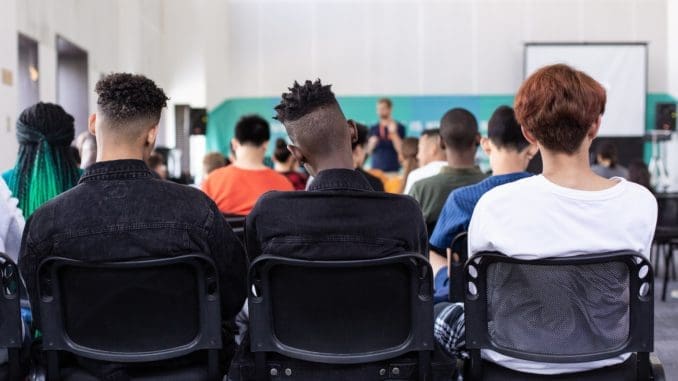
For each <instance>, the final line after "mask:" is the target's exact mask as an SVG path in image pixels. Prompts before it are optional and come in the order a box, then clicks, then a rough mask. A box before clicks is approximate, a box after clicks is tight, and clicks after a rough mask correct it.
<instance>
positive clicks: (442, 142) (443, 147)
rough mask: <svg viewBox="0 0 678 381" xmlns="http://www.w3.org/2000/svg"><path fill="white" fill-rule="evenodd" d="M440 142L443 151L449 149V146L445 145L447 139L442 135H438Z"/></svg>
mask: <svg viewBox="0 0 678 381" xmlns="http://www.w3.org/2000/svg"><path fill="white" fill-rule="evenodd" d="M438 142H439V144H440V149H441V150H442V151H443V152H445V150H446V149H447V147H446V146H445V139H443V137H442V136H439V137H438Z"/></svg>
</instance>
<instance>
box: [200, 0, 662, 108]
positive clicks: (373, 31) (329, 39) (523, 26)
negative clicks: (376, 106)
mask: <svg viewBox="0 0 678 381" xmlns="http://www.w3.org/2000/svg"><path fill="white" fill-rule="evenodd" d="M669 1H675V0H669ZM666 14H667V0H454V1H434V0H401V1H389V0H315V1H312V0H280V1H272V0H233V1H231V2H230V3H229V6H228V15H227V19H226V25H227V28H228V36H229V39H228V41H222V42H221V45H219V46H215V47H213V48H214V49H222V50H226V51H227V52H228V55H227V56H228V57H230V59H229V60H228V63H227V64H226V65H220V66H217V65H215V67H213V68H212V69H208V75H207V77H208V78H213V77H214V76H215V75H221V76H224V74H226V76H227V78H228V81H227V83H228V84H229V85H228V86H224V85H223V84H222V83H219V84H214V85H213V84H212V83H210V82H208V84H207V94H208V98H207V103H208V104H214V103H218V100H219V99H225V98H229V97H235V96H272V95H278V94H280V93H281V92H282V91H283V90H284V89H285V88H286V86H288V85H289V84H290V82H291V81H292V80H294V79H297V80H304V79H313V78H315V77H320V78H322V79H324V80H326V81H327V82H329V83H334V84H335V90H336V91H337V92H339V93H340V94H344V95H374V94H403V95H418V94H511V93H514V92H515V91H516V89H517V87H518V86H519V84H520V82H521V80H522V75H523V74H522V73H523V44H524V43H525V42H529V41H549V42H553V41H606V42H607V41H648V42H649V43H650V47H649V66H650V70H649V90H650V92H665V91H666V90H667V87H666V80H667V53H666V51H667V33H666V31H667V17H666ZM211 17H212V18H214V17H217V16H214V15H212V16H211ZM674 46H675V45H674Z"/></svg>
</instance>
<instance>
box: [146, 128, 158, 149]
mask: <svg viewBox="0 0 678 381" xmlns="http://www.w3.org/2000/svg"><path fill="white" fill-rule="evenodd" d="M157 138H158V125H157V124H156V125H154V126H153V127H151V129H150V130H148V133H147V134H146V142H145V143H146V146H148V147H154V146H155V140H156V139H157Z"/></svg>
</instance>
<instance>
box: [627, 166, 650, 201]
mask: <svg viewBox="0 0 678 381" xmlns="http://www.w3.org/2000/svg"><path fill="white" fill-rule="evenodd" d="M628 169H629V178H628V180H629V181H631V182H634V183H636V184H639V185H642V186H644V187H645V188H647V190H649V191H650V192H652V193H654V188H653V187H652V181H651V180H652V176H651V175H650V170H649V169H648V168H647V164H645V162H644V161H642V160H638V161H634V162H632V163H631V164H629V168H628Z"/></svg>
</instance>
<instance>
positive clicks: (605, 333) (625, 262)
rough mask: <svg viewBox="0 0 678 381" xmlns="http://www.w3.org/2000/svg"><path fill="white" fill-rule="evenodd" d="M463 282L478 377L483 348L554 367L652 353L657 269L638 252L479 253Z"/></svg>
mask: <svg viewBox="0 0 678 381" xmlns="http://www.w3.org/2000/svg"><path fill="white" fill-rule="evenodd" d="M465 282H466V287H465V291H466V295H465V296H466V301H465V311H466V312H465V313H466V346H467V348H468V349H469V350H471V357H472V361H471V363H472V367H473V368H475V369H473V370H472V372H479V369H478V367H480V350H481V349H491V350H494V351H496V352H499V353H501V354H504V355H507V356H511V357H514V358H519V359H524V360H529V361H537V362H548V363H574V362H587V361H596V360H602V359H606V358H611V357H614V356H618V355H620V354H623V353H628V352H639V353H640V352H645V353H649V352H651V351H652V350H653V342H654V336H653V335H654V325H653V322H654V304H653V291H652V290H653V286H654V281H653V275H652V266H651V265H650V263H649V262H648V261H647V260H646V259H645V258H644V257H642V256H640V255H639V254H637V253H635V252H631V251H620V252H610V253H602V254H591V255H582V256H575V257H565V258H550V259H538V260H520V259H516V258H512V257H507V256H505V255H503V254H500V253H487V252H485V253H479V254H477V255H475V256H474V257H472V258H471V259H470V260H469V261H468V262H467V264H466V268H465ZM645 357H647V356H645ZM645 365H648V364H645ZM639 368H641V367H639ZM648 369H649V365H648Z"/></svg>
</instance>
